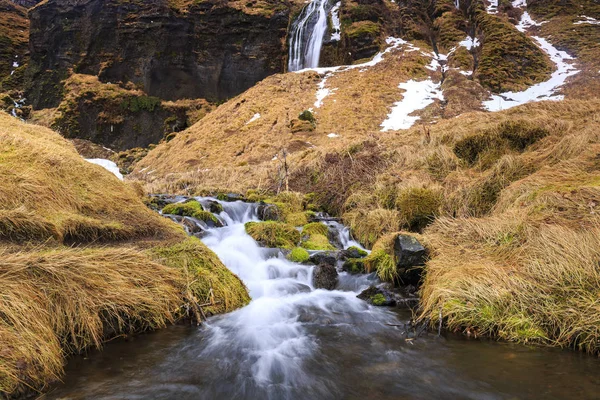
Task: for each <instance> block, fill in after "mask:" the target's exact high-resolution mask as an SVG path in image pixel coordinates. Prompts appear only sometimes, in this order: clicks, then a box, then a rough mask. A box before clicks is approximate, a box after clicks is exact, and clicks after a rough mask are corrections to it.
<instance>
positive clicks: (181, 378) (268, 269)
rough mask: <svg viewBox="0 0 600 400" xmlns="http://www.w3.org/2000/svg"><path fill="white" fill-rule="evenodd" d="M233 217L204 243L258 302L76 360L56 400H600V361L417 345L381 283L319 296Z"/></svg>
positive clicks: (526, 350) (431, 337)
mask: <svg viewBox="0 0 600 400" xmlns="http://www.w3.org/2000/svg"><path fill="white" fill-rule="evenodd" d="M200 200H202V201H205V199H200ZM222 205H223V207H224V211H223V212H222V213H220V215H219V218H220V219H221V220H222V221H223V223H224V224H225V225H226V226H225V227H223V228H214V229H210V230H209V232H208V234H207V236H206V237H204V238H203V241H204V243H206V245H207V246H209V247H210V248H211V249H212V250H213V251H215V253H216V254H217V255H218V256H219V258H220V259H221V260H222V261H223V263H224V264H225V265H226V266H227V267H228V268H229V269H230V270H231V271H233V272H234V273H236V274H237V275H238V276H239V277H240V278H241V279H242V280H243V281H244V282H245V283H246V285H247V287H248V289H249V291H250V295H251V296H252V302H251V303H250V304H249V305H248V306H246V307H244V308H242V309H240V310H237V311H235V312H232V313H229V314H227V315H222V316H217V317H214V318H211V319H210V320H209V321H208V323H206V324H205V325H204V326H202V327H199V328H198V327H189V326H173V327H170V328H168V329H165V330H162V331H159V332H155V333H151V334H147V335H142V336H139V337H136V338H132V339H130V340H129V341H114V342H112V343H109V344H107V345H106V346H105V348H104V350H103V351H102V352H98V351H92V352H90V354H88V355H87V357H75V358H73V359H72V360H71V361H70V362H69V363H68V365H67V367H66V376H65V378H64V382H63V383H62V384H60V385H57V386H56V387H54V388H52V389H51V390H50V392H49V393H48V394H47V395H45V396H44V398H45V399H249V400H250V399H253V400H254V399H377V400H387V399H411V400H412V399H484V400H487V399H490V400H492V399H494V400H495V399H599V398H600V395H599V394H600V360H598V358H595V357H591V356H586V355H584V354H580V353H576V352H571V351H562V350H556V349H547V348H530V347H526V346H519V345H513V344H506V343H497V342H493V341H479V340H467V339H465V338H463V337H459V336H453V335H446V336H445V337H437V336H436V335H435V334H431V333H430V334H427V333H425V334H421V335H419V334H415V331H414V330H413V328H410V327H409V325H408V322H409V320H410V318H411V315H410V313H409V312H407V311H403V310H399V309H387V308H381V307H373V306H370V305H369V304H367V303H365V302H363V301H362V300H359V299H357V298H356V295H357V294H358V293H360V291H361V290H362V289H364V288H366V287H368V285H369V283H370V279H373V278H372V277H369V276H367V275H362V276H361V275H359V276H356V275H345V274H342V276H341V279H340V284H339V285H338V287H337V289H336V290H332V291H328V290H322V289H316V288H315V287H314V285H313V282H312V269H313V268H314V267H312V266H309V265H301V264H295V263H292V262H290V261H287V260H286V259H285V258H283V257H281V256H278V254H277V252H273V251H269V250H266V249H262V248H260V247H259V246H258V244H257V243H256V242H255V241H254V240H253V239H252V238H251V237H250V236H248V235H247V234H246V233H245V230H244V225H243V224H244V223H245V222H247V221H254V220H257V206H256V205H253V204H246V203H242V202H237V203H222ZM332 224H333V226H332ZM329 225H330V226H331V227H332V228H335V229H336V231H337V232H338V233H339V242H340V243H341V245H342V247H345V248H347V247H349V246H351V245H356V243H355V242H352V241H351V238H350V236H349V233H348V231H347V229H346V228H344V227H343V226H341V225H335V223H329Z"/></svg>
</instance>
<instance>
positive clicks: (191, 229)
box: [180, 217, 207, 237]
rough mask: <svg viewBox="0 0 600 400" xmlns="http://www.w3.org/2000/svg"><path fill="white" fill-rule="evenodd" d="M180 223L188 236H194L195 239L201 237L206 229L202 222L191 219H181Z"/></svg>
mask: <svg viewBox="0 0 600 400" xmlns="http://www.w3.org/2000/svg"><path fill="white" fill-rule="evenodd" d="M180 223H181V225H183V227H184V228H185V231H186V232H187V233H188V234H189V235H194V236H196V237H200V236H202V235H203V234H204V232H205V231H206V228H207V226H206V224H204V223H203V222H202V221H199V220H197V219H195V218H191V217H183V219H182V220H181V222H180Z"/></svg>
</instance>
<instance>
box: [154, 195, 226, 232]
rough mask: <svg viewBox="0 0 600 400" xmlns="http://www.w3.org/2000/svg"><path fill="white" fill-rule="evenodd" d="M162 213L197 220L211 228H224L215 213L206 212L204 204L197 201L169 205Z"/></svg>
mask: <svg viewBox="0 0 600 400" xmlns="http://www.w3.org/2000/svg"><path fill="white" fill-rule="evenodd" d="M162 213H163V214H172V215H180V216H182V217H192V218H196V219H197V220H200V221H203V222H206V224H208V225H209V226H217V227H221V226H223V224H222V223H221V221H219V219H218V218H217V217H216V216H215V215H214V214H213V213H211V212H210V211H206V210H204V208H203V207H202V204H200V203H199V202H198V201H196V200H192V201H187V202H185V203H174V204H168V205H167V206H165V208H163V209H162Z"/></svg>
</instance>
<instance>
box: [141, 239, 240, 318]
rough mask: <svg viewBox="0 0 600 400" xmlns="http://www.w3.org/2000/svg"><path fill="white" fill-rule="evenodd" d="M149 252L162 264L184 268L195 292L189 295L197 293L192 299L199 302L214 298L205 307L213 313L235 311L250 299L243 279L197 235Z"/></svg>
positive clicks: (190, 288)
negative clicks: (222, 261)
mask: <svg viewBox="0 0 600 400" xmlns="http://www.w3.org/2000/svg"><path fill="white" fill-rule="evenodd" d="M149 252H150V254H151V255H152V256H153V257H154V258H156V259H158V260H159V261H160V262H161V263H162V264H164V265H166V266H169V267H173V268H178V269H182V270H183V271H184V277H185V279H186V280H187V285H188V288H189V290H190V292H191V293H189V294H187V295H186V296H189V295H191V296H193V299H188V300H189V301H195V302H196V303H199V304H203V303H206V302H212V304H211V305H209V306H204V307H202V308H203V310H204V311H205V312H206V313H208V314H209V315H210V314H218V313H223V312H229V311H233V310H235V309H237V308H240V307H243V306H245V305H247V304H248V303H249V302H250V296H249V295H248V290H247V289H246V286H244V284H243V283H242V281H241V280H240V279H239V278H238V277H237V276H236V275H234V274H233V273H232V272H231V271H229V270H228V269H227V268H226V267H225V266H224V265H223V264H222V263H221V261H220V260H219V258H218V257H217V255H216V254H215V253H213V252H212V251H211V250H209V249H208V248H207V247H206V246H205V245H204V244H202V242H201V241H200V240H199V239H196V238H195V237H189V238H187V239H186V240H185V241H183V242H181V243H178V244H175V245H173V246H167V247H158V248H154V249H152V250H150V251H149Z"/></svg>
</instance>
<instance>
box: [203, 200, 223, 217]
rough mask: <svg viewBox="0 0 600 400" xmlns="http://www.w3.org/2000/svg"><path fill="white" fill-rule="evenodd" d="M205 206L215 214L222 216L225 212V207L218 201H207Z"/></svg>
mask: <svg viewBox="0 0 600 400" xmlns="http://www.w3.org/2000/svg"><path fill="white" fill-rule="evenodd" d="M204 206H205V207H206V209H207V210H208V211H210V212H211V213H213V214H220V213H222V212H223V206H222V205H221V203H219V202H218V201H214V200H207V201H206V202H205V204H204Z"/></svg>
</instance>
